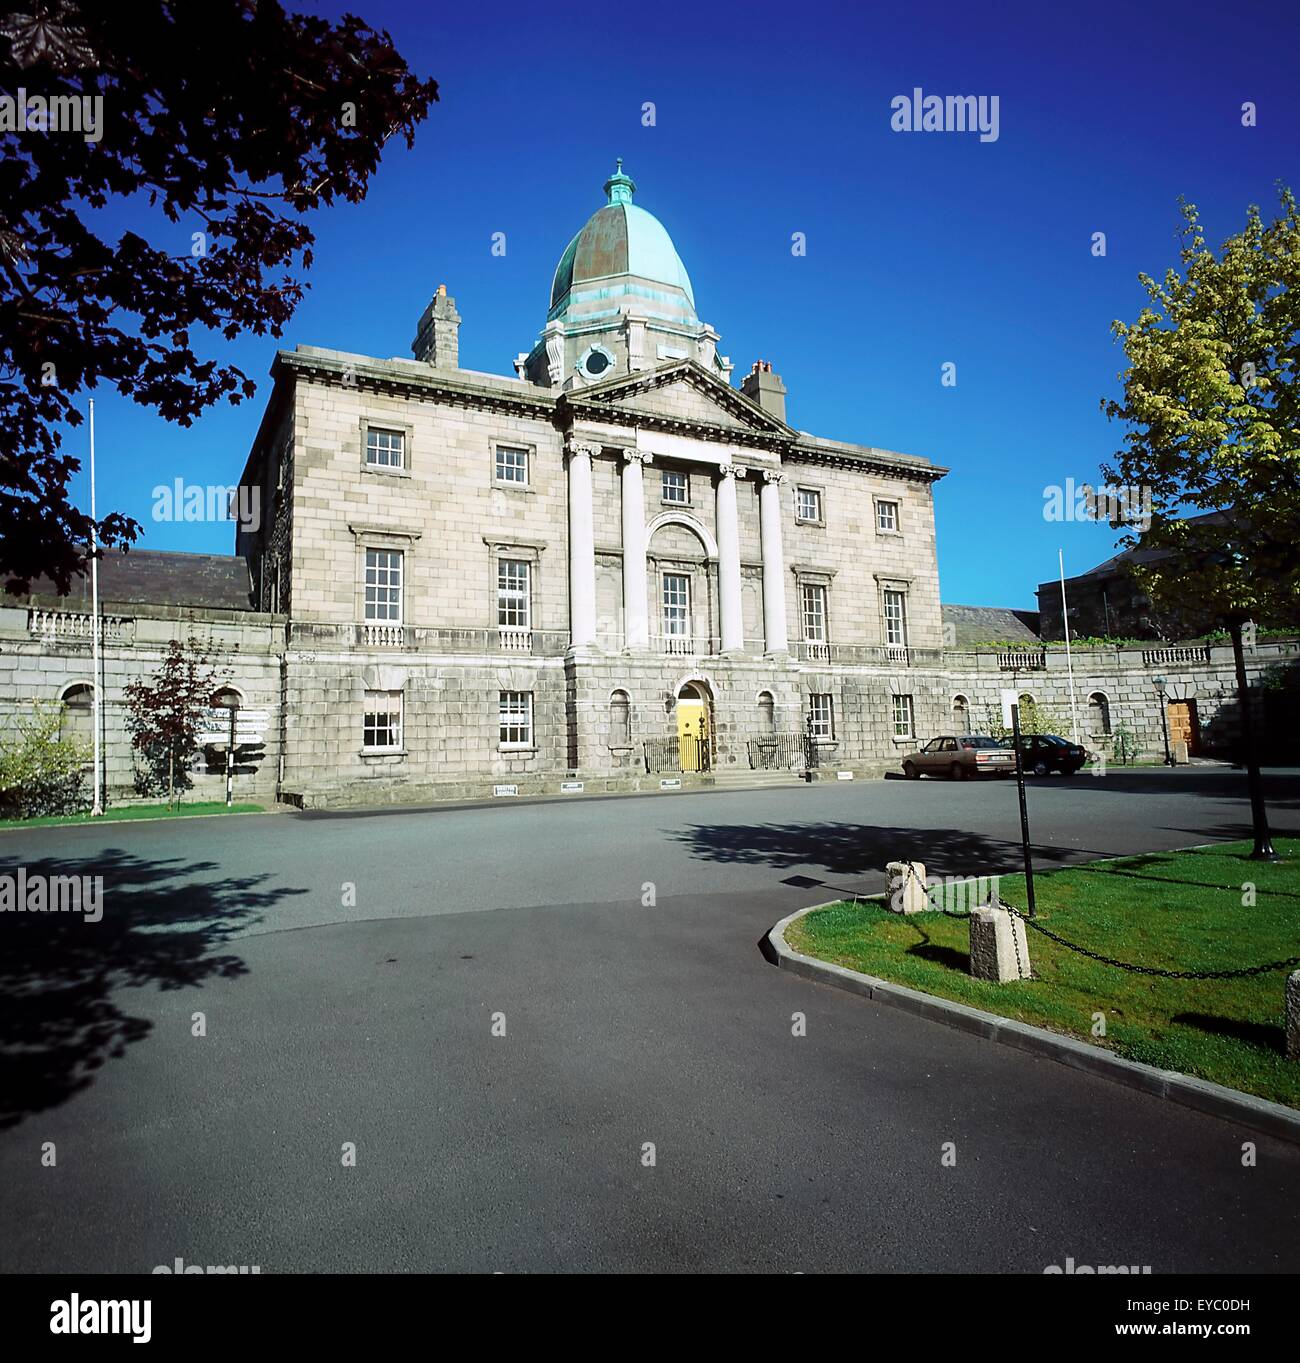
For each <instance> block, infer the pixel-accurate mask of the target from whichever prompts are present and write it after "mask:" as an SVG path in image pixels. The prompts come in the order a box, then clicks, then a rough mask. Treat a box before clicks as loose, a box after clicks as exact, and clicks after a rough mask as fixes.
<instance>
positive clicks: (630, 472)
mask: <svg viewBox="0 0 1300 1363" xmlns="http://www.w3.org/2000/svg"><path fill="white" fill-rule="evenodd" d="M653 458H654V456H653V455H650V454H643V453H642V452H641V451H640V450H624V451H623V646H624V647H625V648H629V649H636V650H638V651H639V650H642V649H647V648H649V647H650V621H649V619H648V617H647V613H646V580H645V551H646V536H645V489H644V487H643V485H642V477H641V471H642V469H643V468H644V466H645V465H646V464H649V463H650V462H651V461H652V460H653Z"/></svg>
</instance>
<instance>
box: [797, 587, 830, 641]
mask: <svg viewBox="0 0 1300 1363" xmlns="http://www.w3.org/2000/svg"><path fill="white" fill-rule="evenodd" d="M799 604H800V608H801V611H802V613H803V637H804V640H805V641H806V642H807V643H810V644H824V643H825V642H826V588H825V587H824V586H822V585H821V583H818V582H805V583H804V584H803V585H802V586H801V587H800V588H799Z"/></svg>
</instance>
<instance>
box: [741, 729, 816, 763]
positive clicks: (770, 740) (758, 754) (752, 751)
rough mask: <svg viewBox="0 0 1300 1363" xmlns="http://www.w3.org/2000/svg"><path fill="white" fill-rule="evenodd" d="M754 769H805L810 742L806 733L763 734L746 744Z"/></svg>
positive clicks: (810, 746) (808, 761)
mask: <svg viewBox="0 0 1300 1363" xmlns="http://www.w3.org/2000/svg"><path fill="white" fill-rule="evenodd" d="M746 748H747V750H748V753H749V765H750V768H751V769H752V770H754V771H807V770H808V768H809V767H810V766H811V765H812V763H811V762H810V760H809V757H810V750H811V748H812V744H811V743H810V742H809V739H808V735H807V734H764V735H763V737H762V738H751V739H750V740H749V742H748V743H747V744H746Z"/></svg>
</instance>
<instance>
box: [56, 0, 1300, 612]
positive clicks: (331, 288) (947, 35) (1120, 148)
mask: <svg viewBox="0 0 1300 1363" xmlns="http://www.w3.org/2000/svg"><path fill="white" fill-rule="evenodd" d="M297 7H298V8H302V9H310V10H313V11H315V12H317V13H328V14H331V15H335V16H337V14H338V13H339V12H340V11H341V10H342V9H343V8H344V7H342V6H340V7H338V8H337V9H336V7H335V6H333V5H330V4H324V3H321V4H308V5H301V6H297ZM346 8H348V9H352V10H355V11H356V12H358V13H360V14H362V15H363V16H364V17H365V18H366V19H367V20H368V21H370V22H371V23H372V24H374V25H375V26H376V27H384V28H387V29H389V30H390V32H391V33H392V34H393V37H394V40H395V42H396V44H397V47H398V49H399V51H401V53H402V54H403V56H405V57H406V59H407V60H408V62H409V63H410V64H411V66H412V67H413V69H415V70H416V71H417V72H419V73H420V74H421V75H432V76H434V77H436V78H437V79H438V81H439V82H440V83H441V102H440V103H439V104H437V105H435V106H434V109H433V112H432V114H431V117H430V118H429V120H428V121H427V122H426V123H424V124H423V125H421V128H420V131H419V135H418V140H417V142H416V146H415V148H414V150H412V151H409V152H408V151H406V150H405V149H404V148H403V147H401V146H399V145H393V146H392V147H391V149H390V150H389V151H388V152H387V154H386V156H385V159H384V163H383V165H382V167H381V170H380V173H379V175H378V177H377V179H376V181H375V182H374V185H373V187H372V190H371V193H370V196H369V198H368V200H367V201H366V202H365V203H364V204H362V205H359V206H355V207H354V206H347V205H345V206H342V207H338V208H334V209H331V210H328V211H326V212H324V213H322V214H320V215H318V216H317V217H316V218H315V219H314V220H313V226H314V229H315V231H316V233H317V238H318V239H317V245H316V261H315V266H314V268H313V270H312V271H311V274H310V276H309V281H310V284H311V291H310V293H309V294H308V296H307V298H306V300H305V302H304V304H303V306H302V307H301V308H300V310H299V312H298V314H297V315H296V317H295V318H294V319H293V321H292V323H291V324H290V326H289V328H288V330H287V331H286V334H285V337H284V340H283V341H282V342H281V344H283V345H286V346H292V345H294V344H297V343H299V342H304V343H309V344H315V345H323V346H334V347H338V348H341V349H346V350H354V351H359V352H363V353H366V354H373V355H379V356H391V355H409V353H410V350H409V347H410V341H411V338H412V336H413V334H414V330H415V323H416V320H417V319H418V317H419V314H420V312H421V310H422V308H423V307H424V305H425V303H426V301H427V300H428V298H429V296H430V294H431V292H432V291H433V289H434V288H435V287H436V286H437V285H438V284H439V283H444V282H445V283H446V285H447V287H448V290H449V292H451V293H452V294H453V295H454V296H455V298H456V302H457V306H458V308H459V310H460V313H461V315H462V317H463V318H464V322H463V324H462V327H461V349H460V355H461V363H462V364H463V365H465V366H466V367H467V368H473V369H483V370H489V371H492V372H497V373H502V374H510V373H512V372H513V371H512V369H511V361H512V359H513V357H514V355H515V354H516V353H517V352H518V351H520V350H527V349H529V348H530V347H531V345H532V343H533V341H534V340H535V338H536V335H537V332H538V329H539V328H540V326H541V325H542V323H543V322H544V320H545V314H546V307H547V302H548V293H549V288H550V281H551V275H552V272H553V270H554V268H555V263H556V261H557V259H558V258H559V256H560V254H561V252H562V251H563V249H564V247H565V245H566V244H567V242H568V241H569V239H570V237H571V236H572V235H573V233H574V232H576V231H577V230H578V228H579V227H580V226H581V225H582V223H583V222H584V221H585V219H586V217H587V216H588V215H589V214H590V213H592V212H594V211H595V209H596V208H598V207H599V206H600V204H601V203H602V202H603V195H602V193H601V184H602V182H603V181H604V179H605V178H606V176H607V175H608V174H609V172H610V171H611V169H612V168H613V164H614V158H615V156H623V157H624V158H625V160H626V169H627V170H628V171H629V172H630V173H631V174H632V176H633V177H634V178H635V179H636V181H637V184H638V194H637V202H638V203H639V204H641V205H642V206H643V207H645V208H647V209H649V210H650V211H651V212H653V213H655V214H656V215H657V216H658V217H659V218H660V219H661V220H662V221H663V223H664V224H665V226H666V227H667V228H668V230H669V232H670V233H671V234H672V236H673V238H674V241H675V242H676V244H677V248H678V250H679V252H680V253H681V256H682V258H683V260H684V261H685V263H686V267H687V269H688V270H689V271H690V274H691V278H692V281H693V283H694V285H695V296H696V303H697V305H698V309H699V312H700V315H701V316H702V317H703V318H704V319H705V320H706V321H709V322H711V323H712V324H713V325H714V326H715V327H716V328H717V329H718V331H719V332H720V333H721V335H722V345H721V350H722V352H723V353H724V354H727V355H729V356H730V357H731V359H732V360H733V361H734V362H735V364H736V366H737V377H738V376H739V374H741V373H743V372H744V371H746V370H748V368H749V366H750V364H751V362H752V361H753V360H755V359H757V358H760V357H761V358H765V359H768V360H771V361H772V363H773V366H774V368H775V369H776V370H777V371H778V372H779V373H780V374H781V375H782V376H783V378H784V379H785V382H786V385H787V387H788V388H789V399H788V416H789V419H790V421H791V423H792V424H793V425H795V426H798V427H800V428H801V429H804V430H809V431H813V432H816V433H817V434H819V435H826V436H831V437H835V438H838V439H846V440H853V441H858V442H861V443H864V444H871V445H878V446H883V447H885V448H888V449H895V450H902V451H906V452H909V453H914V454H920V455H924V456H926V457H928V458H930V459H933V460H935V461H936V462H938V463H941V464H944V465H946V466H948V467H949V468H950V469H951V470H952V472H951V473H950V474H949V476H948V477H947V478H945V479H944V480H943V481H942V482H941V483H940V484H939V485H938V487H937V491H936V504H937V512H938V535H939V567H940V580H941V588H942V595H943V599H944V600H946V601H952V602H962V603H966V604H976V605H1007V606H1019V607H1029V606H1032V605H1033V604H1034V598H1033V592H1034V588H1035V586H1036V585H1037V583H1038V582H1040V581H1041V580H1043V579H1047V578H1052V577H1054V576H1055V574H1056V552H1057V549H1058V547H1061V548H1063V549H1064V552H1065V563H1066V571H1067V573H1074V572H1081V571H1084V570H1086V569H1087V568H1089V567H1091V566H1093V565H1094V564H1096V563H1098V562H1100V561H1101V560H1102V559H1104V558H1106V557H1107V556H1108V554H1109V553H1110V548H1111V544H1112V541H1113V538H1114V537H1113V535H1112V534H1111V533H1110V532H1109V531H1107V530H1105V529H1104V528H1100V527H1097V526H1092V525H1079V524H1072V523H1066V524H1048V523H1046V522H1045V521H1044V520H1043V514H1042V508H1043V491H1044V488H1045V487H1046V486H1048V485H1051V484H1062V483H1064V481H1065V479H1066V478H1071V477H1072V478H1074V479H1075V480H1076V482H1077V481H1083V480H1085V479H1089V478H1093V479H1095V477H1096V470H1097V465H1098V463H1099V461H1100V460H1102V459H1103V458H1105V457H1106V456H1108V455H1109V454H1110V453H1111V452H1112V451H1113V450H1114V449H1115V448H1117V447H1118V442H1119V436H1120V431H1119V428H1117V427H1115V426H1113V425H1112V424H1110V423H1108V422H1107V421H1106V420H1105V418H1104V417H1103V416H1102V415H1101V413H1100V410H1099V405H1098V404H1099V399H1100V397H1101V396H1102V395H1103V394H1107V393H1110V392H1112V391H1114V389H1115V375H1116V373H1117V371H1118V370H1119V368H1120V366H1121V361H1122V355H1121V352H1120V351H1119V349H1118V348H1117V347H1116V346H1115V344H1114V343H1113V342H1112V340H1111V337H1110V332H1109V327H1110V323H1111V321H1112V319H1114V318H1116V317H1123V318H1126V319H1131V318H1133V317H1134V316H1136V314H1137V312H1138V310H1139V308H1140V307H1141V305H1142V302H1143V299H1144V295H1143V293H1142V291H1141V289H1140V287H1139V285H1138V284H1137V282H1136V275H1137V274H1138V272H1139V271H1140V270H1146V271H1149V272H1152V273H1160V272H1162V271H1163V270H1164V269H1165V268H1166V266H1168V265H1170V264H1173V263H1174V261H1175V249H1176V243H1175V234H1176V231H1177V228H1178V225H1179V222H1180V219H1179V217H1178V212H1177V199H1178V196H1179V195H1180V194H1181V195H1185V196H1186V197H1187V198H1188V199H1190V200H1192V201H1193V202H1194V203H1196V204H1198V205H1199V206H1200V208H1201V210H1202V212H1203V215H1204V218H1205V221H1206V224H1207V227H1208V229H1209V235H1210V239H1211V241H1212V242H1214V243H1215V244H1217V242H1218V241H1219V240H1220V239H1221V238H1222V237H1223V236H1226V235H1228V234H1229V233H1231V232H1233V231H1235V230H1236V229H1237V228H1238V227H1239V226H1240V225H1241V223H1242V221H1243V219H1244V213H1245V209H1246V205H1247V204H1248V203H1251V202H1256V203H1260V204H1261V205H1262V206H1264V207H1265V209H1266V211H1269V210H1271V209H1272V207H1273V206H1274V205H1275V203H1276V198H1275V193H1274V189H1273V184H1274V181H1275V180H1277V179H1279V178H1281V179H1284V180H1286V181H1287V182H1289V183H1290V184H1292V185H1293V186H1295V187H1298V188H1300V173H1298V171H1297V159H1298V149H1300V79H1297V76H1296V66H1295V63H1296V54H1297V52H1298V51H1300V10H1296V9H1293V8H1291V7H1288V6H1277V5H1263V4H1237V5H1233V6H1229V7H1224V6H1223V5H1222V4H1214V5H1211V4H1207V3H1204V2H1203V0H1201V2H1200V3H1181V4H1163V3H1162V4H1151V3H1142V4H1141V5H1139V6H1136V7H1134V6H1131V5H1125V4H1087V5H1069V6H1066V5H1057V4H1046V5H1044V4H1041V3H1037V4H1032V5H1022V4H1014V5H1012V4H1006V5H1004V4H995V5H988V4H979V5H964V4H952V3H930V4H926V5H917V6H901V5H870V6H860V5H858V4H848V3H846V4H843V5H829V6H827V5H815V4H808V3H803V4H798V5H791V4H789V3H753V2H747V3H745V4H743V5H735V6H726V7H724V8H723V9H721V10H720V9H718V8H717V7H714V6H709V5H705V4H700V3H694V4H691V5H676V4H649V3H645V4H637V5H633V6H620V5H616V4H600V5H586V6H574V5H569V6H561V7H558V8H556V7H554V6H547V7H542V6H538V5H519V6H514V5H511V4H506V3H502V2H501V0H496V2H495V3H492V4H490V5H487V4H484V5H477V6H466V5H452V4H447V5H439V6H432V5H427V4H424V3H414V0H351V3H350V4H348V5H347V6H346ZM1135 9H1136V11H1137V12H1135ZM1288 9H1289V10H1290V14H1289V17H1286V16H1285V12H1286V11H1287V10H1288ZM914 86H920V87H922V89H923V90H925V91H926V92H927V93H934V94H976V95H980V94H989V95H992V94H996V95H998V96H999V97H1000V105H1001V130H1000V137H999V139H998V141H996V142H993V143H981V142H980V141H979V140H978V138H977V137H976V136H974V135H971V134H966V135H961V134H956V133H952V134H928V135H927V134H920V133H914V134H904V133H895V132H892V131H891V130H890V125H889V119H890V100H891V99H892V98H893V96H895V95H899V94H908V93H910V92H911V90H912V89H913V87H914ZM647 100H651V101H654V103H655V105H656V107H657V125H656V126H655V127H653V128H646V127H643V126H642V123H641V107H642V104H643V102H645V101H647ZM1245 100H1252V101H1254V102H1255V103H1256V105H1257V106H1258V110H1259V114H1258V120H1259V122H1258V126H1257V127H1255V128H1243V127H1242V125H1241V113H1240V106H1241V104H1242V102H1243V101H1245ZM134 214H135V210H134V209H132V210H130V211H128V212H123V213H120V214H118V215H116V216H117V218H118V219H119V221H121V222H122V223H123V224H125V223H126V222H128V221H129V222H130V223H131V225H133V226H136V227H137V228H140V227H141V226H147V228H148V230H149V234H150V236H151V238H152V239H153V240H156V241H165V240H166V235H165V234H166V233H167V232H171V233H173V234H176V235H177V236H178V250H182V251H183V250H186V249H188V240H189V232H190V231H191V230H193V228H194V227H196V226H197V224H183V225H182V227H181V229H179V230H178V229H176V228H167V227H166V226H165V225H164V224H158V225H156V226H155V225H153V224H150V223H148V222H147V220H144V219H141V218H138V217H136V216H135V215H134ZM498 231H500V232H505V233H506V237H507V253H506V256H505V257H504V258H500V257H494V256H492V254H491V251H490V248H491V240H492V234H493V233H494V232H498ZM796 231H799V232H804V233H806V236H807V243H808V250H807V255H806V257H804V258H795V257H793V256H792V255H791V252H790V240H791V233H792V232H796ZM1097 231H1102V232H1105V233H1106V235H1107V244H1108V253H1107V255H1106V256H1105V258H1104V259H1098V258H1094V257H1093V255H1092V254H1091V250H1090V248H1091V240H1092V233H1093V232H1097ZM211 353H212V354H214V355H216V356H219V357H220V358H222V359H223V360H232V361H233V362H235V363H237V364H239V365H240V366H241V367H242V368H243V369H244V370H245V372H246V373H248V374H249V375H250V376H251V377H253V378H255V379H256V380H257V381H258V384H259V391H258V396H257V398H256V399H255V400H253V401H252V402H246V403H244V404H243V405H242V406H239V407H228V406H222V407H220V408H216V409H213V410H212V411H210V412H209V413H208V414H206V415H205V416H204V417H202V418H201V419H200V420H199V421H198V422H197V423H196V424H195V425H194V426H193V427H191V428H189V429H188V430H186V429H182V428H181V427H178V426H175V425H171V424H169V423H167V422H164V421H163V420H161V419H159V418H157V417H155V416H153V415H152V414H151V413H149V412H148V411H146V410H145V409H142V408H139V407H136V406H135V405H134V404H132V403H130V402H129V401H125V400H123V399H121V398H119V397H117V395H116V394H113V393H108V392H101V393H100V394H98V397H97V402H96V415H97V428H98V442H97V450H98V456H99V464H100V470H101V472H100V483H99V486H100V506H101V510H102V509H103V508H104V507H106V506H108V507H113V508H116V509H118V510H122V511H125V512H127V513H129V514H131V515H134V516H135V517H136V519H137V520H139V521H140V522H141V523H142V524H143V526H144V533H143V537H142V540H141V547H145V548H155V549H190V550H201V551H207V552H229V551H230V550H231V548H232V547H233V528H232V527H231V526H229V525H215V526H213V525H203V524H188V525H186V524H179V525H167V524H155V523H154V522H153V521H152V519H151V516H150V510H151V506H152V498H151V491H152V489H153V487H154V486H155V485H156V484H158V483H160V482H164V481H170V480H171V479H173V478H175V477H178V476H180V477H184V478H185V479H186V480H187V481H188V482H196V483H205V484H206V483H233V482H234V481H235V480H236V478H237V477H238V475H239V472H240V470H241V469H242V467H243V463H244V459H245V457H246V455H247V453H248V449H249V445H250V443H251V441H252V438H253V434H254V432H255V430H256V427H257V423H258V419H259V416H260V414H261V410H262V406H263V404H264V402H265V398H266V396H267V394H268V392H269V386H270V385H269V380H268V379H267V377H266V376H267V371H268V368H269V365H270V363H271V359H272V356H273V353H274V343H273V342H271V341H269V340H266V339H260V340H259V339H257V338H250V339H247V340H243V341H240V342H238V343H236V344H234V345H226V344H225V343H223V342H220V341H219V340H218V341H215V342H214V343H213V346H212V350H211ZM948 361H951V362H953V363H955V364H956V366H957V386H956V387H955V388H944V387H942V386H941V384H940V367H941V365H942V364H943V363H945V362H948ZM84 430H85V428H84V427H82V428H81V431H79V432H74V433H73V434H72V436H71V441H70V446H69V447H70V449H71V450H73V451H75V452H80V451H82V450H84V447H85V441H84V434H83V433H84ZM77 486H78V489H79V491H84V488H85V479H84V476H83V477H82V478H81V479H80V480H79V481H78V484H77ZM82 500H83V502H84V501H85V500H86V498H85V497H84V496H83V497H82Z"/></svg>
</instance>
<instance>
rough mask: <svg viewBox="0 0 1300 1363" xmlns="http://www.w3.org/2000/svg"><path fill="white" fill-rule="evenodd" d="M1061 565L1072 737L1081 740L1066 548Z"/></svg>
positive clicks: (1060, 553) (1060, 552)
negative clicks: (1071, 632) (1071, 639)
mask: <svg viewBox="0 0 1300 1363" xmlns="http://www.w3.org/2000/svg"><path fill="white" fill-rule="evenodd" d="M1056 557H1057V561H1058V562H1059V563H1060V565H1061V619H1062V620H1063V621H1064V622H1065V670H1066V672H1067V673H1068V674H1069V677H1070V737H1071V738H1072V739H1073V740H1074V741H1075V742H1076V743H1077V742H1078V741H1079V720H1078V715H1077V713H1076V711H1075V706H1074V659H1073V657H1072V656H1071V654H1070V612H1069V608H1068V607H1067V606H1066V604H1065V550H1064V549H1058V550H1057V551H1056Z"/></svg>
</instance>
